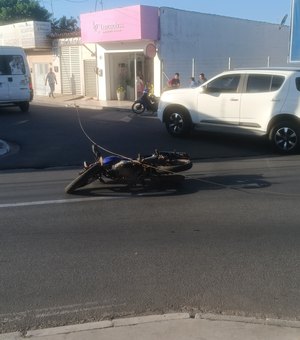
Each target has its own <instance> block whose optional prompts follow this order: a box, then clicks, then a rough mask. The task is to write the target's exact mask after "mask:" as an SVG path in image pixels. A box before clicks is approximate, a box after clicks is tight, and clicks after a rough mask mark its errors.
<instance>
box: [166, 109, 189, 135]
mask: <svg viewBox="0 0 300 340" xmlns="http://www.w3.org/2000/svg"><path fill="white" fill-rule="evenodd" d="M165 124H166V128H167V130H168V132H169V133H170V134H171V135H172V136H175V137H184V136H186V135H188V134H189V132H190V131H191V129H192V122H191V118H190V116H189V114H188V113H187V112H185V111H184V110H182V109H178V110H173V111H172V112H169V113H168V115H167V116H166V118H165Z"/></svg>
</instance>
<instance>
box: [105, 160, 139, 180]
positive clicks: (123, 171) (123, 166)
mask: <svg viewBox="0 0 300 340" xmlns="http://www.w3.org/2000/svg"><path fill="white" fill-rule="evenodd" d="M112 169H113V170H114V172H115V174H116V175H117V176H119V177H122V178H125V179H130V178H135V177H137V176H139V174H140V173H141V166H140V165H139V164H136V163H133V162H131V161H126V160H122V161H120V162H118V163H116V164H115V165H113V167H112Z"/></svg>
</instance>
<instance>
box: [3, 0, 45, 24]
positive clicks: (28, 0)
mask: <svg viewBox="0 0 300 340" xmlns="http://www.w3.org/2000/svg"><path fill="white" fill-rule="evenodd" d="M51 18H52V14H51V13H49V12H48V11H47V9H46V8H44V7H42V6H41V5H40V4H39V2H38V1H37V0H0V25H7V24H13V23H16V22H22V21H31V20H36V21H51Z"/></svg>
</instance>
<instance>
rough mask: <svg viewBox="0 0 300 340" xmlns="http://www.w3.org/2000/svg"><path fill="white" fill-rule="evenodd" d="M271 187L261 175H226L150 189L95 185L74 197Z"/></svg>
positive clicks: (146, 194) (185, 193)
mask: <svg viewBox="0 0 300 340" xmlns="http://www.w3.org/2000/svg"><path fill="white" fill-rule="evenodd" d="M269 186H271V183H270V182H268V181H266V180H265V179H264V177H263V176H262V175H260V174H251V175H224V176H207V177H203V176H201V177H200V176H199V177H197V175H196V176H195V175H193V177H186V179H185V180H184V182H182V183H181V184H179V185H172V184H164V185H163V184H161V185H152V186H148V187H139V186H137V187H134V188H132V187H128V186H127V185H120V184H117V185H116V184H114V185H111V184H109V185H107V184H105V185H103V184H101V183H93V184H91V185H89V186H87V187H85V188H80V189H78V190H77V191H76V192H74V193H73V195H78V196H88V197H91V196H94V197H97V196H106V197H120V196H124V197H139V196H140V197H143V196H146V197H156V196H157V197H159V196H170V195H172V196H173V195H190V194H194V193H196V192H199V191H207V190H223V189H235V190H245V189H261V188H266V187H269Z"/></svg>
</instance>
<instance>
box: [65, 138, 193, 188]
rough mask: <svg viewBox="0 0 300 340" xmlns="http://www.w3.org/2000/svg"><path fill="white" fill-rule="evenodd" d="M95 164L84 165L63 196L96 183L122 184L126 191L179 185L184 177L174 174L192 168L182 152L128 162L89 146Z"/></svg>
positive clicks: (123, 158) (143, 157) (160, 154)
mask: <svg viewBox="0 0 300 340" xmlns="http://www.w3.org/2000/svg"><path fill="white" fill-rule="evenodd" d="M92 151H93V154H94V155H95V162H93V163H91V164H87V163H86V162H84V168H83V170H82V171H81V172H80V173H79V176H78V177H76V178H75V179H74V180H73V181H72V182H71V183H70V184H69V185H67V186H66V188H65V192H66V193H68V194H71V193H73V192H74V191H75V190H76V189H78V188H81V187H84V186H86V185H88V184H90V183H92V182H94V181H96V180H99V181H100V182H101V183H102V184H126V185H127V186H128V187H130V188H132V187H136V186H138V185H140V186H142V187H146V186H147V185H153V184H154V185H161V184H162V185H163V184H172V185H173V184H179V183H181V182H182V181H183V180H184V178H185V176H183V175H179V174H177V173H178V172H182V171H185V170H188V169H190V168H191V167H192V166H193V163H192V161H191V160H190V157H189V156H188V154H187V153H185V152H176V151H157V150H155V152H154V153H153V154H152V155H148V156H141V155H138V157H137V158H136V159H130V158H126V157H122V156H119V155H112V156H107V157H104V158H103V157H102V155H101V152H100V148H99V147H98V146H97V145H95V144H92Z"/></svg>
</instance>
